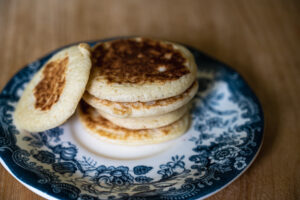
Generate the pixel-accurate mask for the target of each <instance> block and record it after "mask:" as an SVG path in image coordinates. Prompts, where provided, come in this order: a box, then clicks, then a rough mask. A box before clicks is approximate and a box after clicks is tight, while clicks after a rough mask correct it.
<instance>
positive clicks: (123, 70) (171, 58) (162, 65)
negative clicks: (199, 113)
mask: <svg viewBox="0 0 300 200" xmlns="http://www.w3.org/2000/svg"><path fill="white" fill-rule="evenodd" d="M92 63H93V68H92V72H91V76H90V80H89V83H88V85H87V91H88V92H89V93H90V94H91V95H93V96H95V97H96V98H99V99H105V100H109V101H117V102H137V101H140V102H149V101H154V100H158V99H165V98H168V97H172V96H176V95H179V94H181V93H183V92H184V91H185V90H186V89H187V88H189V87H190V86H191V85H192V83H193V82H194V80H195V78H196V71H197V66H196V63H195V60H194V56H193V55H192V53H191V52H190V51H189V50H188V49H187V48H185V47H183V46H181V45H179V44H175V43H171V42H166V41H157V40H153V39H145V38H131V39H120V40H114V41H109V42H104V43H99V44H97V45H96V46H95V47H94V48H93V51H92Z"/></svg>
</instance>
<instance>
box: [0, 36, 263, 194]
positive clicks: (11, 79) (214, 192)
mask: <svg viewBox="0 0 300 200" xmlns="http://www.w3.org/2000/svg"><path fill="white" fill-rule="evenodd" d="M130 37H134V36H120V37H118V36H116V37H112V38H105V39H100V40H88V41H80V42H74V43H71V44H68V45H64V46H62V47H59V48H57V49H55V50H52V51H50V52H49V53H47V54H45V55H44V56H42V57H39V58H38V59H36V60H35V61H33V62H31V63H29V64H26V65H25V66H24V67H22V68H21V69H20V70H18V71H17V72H16V73H15V74H14V75H13V76H12V77H11V78H10V79H9V81H8V82H7V83H6V84H5V86H4V87H3V89H2V91H1V93H0V95H1V97H2V94H3V91H4V90H5V88H7V87H8V85H9V84H11V82H13V78H14V77H15V76H16V75H17V74H19V73H21V71H23V70H25V69H27V68H28V66H29V65H30V64H32V63H34V62H37V61H41V60H48V59H49V58H50V57H51V56H52V55H53V54H54V53H56V52H57V51H59V50H61V49H63V48H66V47H68V46H72V45H75V44H79V43H81V42H85V43H88V44H93V43H96V42H103V41H109V40H113V39H120V38H130ZM183 45H184V46H186V47H188V48H191V49H194V50H196V51H198V52H200V53H201V54H203V55H205V56H207V57H208V58H210V59H212V60H213V61H215V62H218V63H220V64H221V65H222V68H225V69H226V70H229V71H230V72H235V73H237V74H238V76H239V78H240V79H241V80H242V81H243V82H244V84H245V85H246V87H247V89H248V90H249V91H250V95H251V97H252V98H253V100H254V102H253V103H255V104H256V105H257V107H258V110H259V116H260V117H261V119H260V122H261V131H259V132H260V134H261V137H260V143H259V145H258V149H257V151H256V152H255V154H254V155H253V157H252V159H251V160H250V162H249V163H248V164H247V166H246V167H245V168H244V169H242V170H241V171H240V172H239V173H238V174H237V175H236V176H235V177H234V178H232V179H231V180H230V181H228V182H227V183H226V184H224V185H223V186H221V187H219V188H218V189H216V190H214V191H213V192H211V193H207V194H205V195H202V196H201V194H198V195H196V196H193V197H190V198H188V199H204V198H207V197H209V196H212V195H214V194H216V193H217V192H219V191H221V190H222V189H224V188H226V187H227V186H228V185H230V184H231V183H233V182H234V181H235V180H237V179H238V178H239V177H240V176H241V175H242V174H244V173H245V172H246V171H247V170H248V168H249V167H250V166H251V165H252V164H253V162H254V160H255V159H256V158H257V156H258V154H259V152H260V150H261V147H262V145H263V141H264V135H265V134H264V130H265V119H264V112H263V108H262V105H261V103H260V101H259V99H258V97H257V95H256V94H255V93H254V92H253V89H252V88H251V87H250V85H249V84H248V82H247V81H246V80H245V79H244V77H243V76H242V75H241V74H240V73H239V72H238V71H237V70H236V69H233V68H231V67H230V66H228V65H227V64H225V63H223V62H220V61H218V60H217V59H215V58H213V57H211V56H209V55H207V54H205V53H203V52H202V51H201V50H198V49H197V48H194V47H191V46H189V45H185V44H183ZM0 163H1V164H2V166H3V167H4V168H5V169H6V170H7V171H8V172H9V173H10V174H11V175H12V176H13V177H14V178H15V179H16V180H18V181H19V182H20V183H21V184H23V185H24V186H25V187H27V188H28V189H29V190H31V191H32V192H34V193H36V194H38V195H40V196H42V197H44V198H47V199H58V198H57V197H54V196H51V195H49V194H48V193H47V192H46V191H42V190H40V188H37V187H34V186H32V185H30V184H27V183H25V182H23V181H22V180H21V179H20V178H19V177H17V176H16V175H15V174H14V173H13V172H12V171H11V170H10V168H9V167H8V166H7V165H6V162H5V161H4V160H3V158H2V155H1V154H0ZM24 170H25V169H24Z"/></svg>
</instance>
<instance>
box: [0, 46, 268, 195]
mask: <svg viewBox="0 0 300 200" xmlns="http://www.w3.org/2000/svg"><path fill="white" fill-rule="evenodd" d="M95 43H96V42H90V44H91V45H94V44H95ZM189 49H190V50H191V51H192V53H193V54H194V56H195V58H196V62H197V64H198V70H199V75H198V82H199V86H200V87H199V91H198V93H197V95H196V97H195V103H194V108H193V109H192V113H191V117H192V124H191V127H190V129H189V131H188V132H187V133H186V134H185V135H184V136H182V137H180V138H179V139H178V141H177V142H176V144H174V145H173V146H172V147H171V148H168V149H167V150H165V151H163V152H161V153H159V154H155V155H152V156H148V157H144V158H139V159H133V160H128V159H127V160H124V159H123V160H118V159H112V158H108V157H104V156H101V155H99V154H97V153H95V152H93V151H90V150H89V149H88V148H86V147H85V146H84V145H82V144H81V143H80V141H79V140H78V139H77V137H76V133H75V132H76V130H77V129H74V127H73V125H72V122H70V121H68V122H66V123H65V124H64V125H62V126H60V127H57V128H54V129H51V130H48V131H45V132H39V133H27V132H22V133H20V132H19V131H18V130H17V129H16V128H15V126H14V124H13V119H12V114H13V112H14V108H15V105H16V102H17V101H18V99H19V98H20V95H21V94H22V91H23V90H24V87H25V85H26V83H27V82H28V81H29V80H30V79H31V78H32V76H33V75H34V73H35V72H36V71H37V70H38V69H40V67H41V66H42V65H43V64H44V63H45V62H46V61H47V60H48V59H49V58H50V57H51V55H53V53H55V52H52V53H50V54H49V55H47V56H45V57H43V58H41V59H39V60H37V61H35V62H33V63H32V64H29V65H28V66H26V67H25V68H24V69H22V70H21V71H19V72H18V73H17V74H16V75H15V76H14V77H13V78H12V79H11V80H10V81H9V82H8V84H7V85H6V86H5V88H4V89H3V91H2V93H1V94H0V123H1V126H0V157H1V158H0V161H1V163H2V165H3V166H4V167H5V168H6V169H7V170H8V171H9V172H10V173H11V174H12V175H13V176H14V177H15V178H16V179H17V180H19V181H20V182H21V183H23V184H24V185H25V186H27V187H28V188H29V189H31V190H32V191H34V192H36V193H37V194H39V195H41V196H43V197H45V198H47V199H82V200H96V199H111V200H112V199H131V200H133V199H136V200H141V199H165V200H167V199H170V200H171V199H174V200H175V199H176V200H178V199H202V198H205V197H208V196H210V195H212V194H214V193H216V192H217V191H219V190H221V189H222V188H224V187H225V186H227V185H228V184H230V183H231V182H232V181H234V180H235V179H236V178H237V177H239V176H240V175H241V174H242V173H243V172H244V171H245V170H246V169H247V168H248V167H249V165H250V164H251V163H252V162H253V160H254V159H255V157H256V155H257V154H258V151H259V149H260V147H261V144H262V138H263V126H264V122H263V113H262V109H261V107H260V104H259V102H258V99H257V98H256V96H255V95H254V94H253V92H252V91H251V89H250V88H249V86H248V85H247V84H246V83H245V81H244V80H243V78H242V77H241V76H240V75H239V74H238V73H237V72H235V71H234V70H232V69H230V68H228V67H227V66H226V65H224V64H223V63H220V62H219V61H216V60H214V59H212V58H210V57H208V56H206V55H204V54H203V53H201V52H199V51H197V50H196V49H194V48H190V47H189ZM75 118H76V116H75ZM137 150H138V149H137Z"/></svg>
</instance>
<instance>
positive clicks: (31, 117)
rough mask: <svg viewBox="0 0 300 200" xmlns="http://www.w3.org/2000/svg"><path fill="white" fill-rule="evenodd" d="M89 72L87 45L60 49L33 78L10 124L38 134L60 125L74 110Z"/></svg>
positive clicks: (89, 62)
mask: <svg viewBox="0 0 300 200" xmlns="http://www.w3.org/2000/svg"><path fill="white" fill-rule="evenodd" d="M90 68H91V59H90V50H89V45H87V44H80V45H78V46H72V47H69V48H66V49H63V50H61V51H59V52H58V53H56V54H55V55H54V56H53V57H52V58H50V59H49V60H48V61H47V63H45V64H44V66H43V67H42V68H41V69H40V70H39V71H38V72H37V73H36V74H35V75H34V77H33V78H32V80H31V81H30V83H29V84H28V85H27V87H26V89H25V91H24V93H23V94H22V96H21V99H20V100H19V102H18V104H17V106H16V110H15V113H14V122H15V124H16V125H17V127H18V128H20V129H25V130H27V131H32V132H38V131H44V130H47V129H50V128H54V127H56V126H59V125H61V124H62V123H63V122H65V120H67V119H68V118H69V117H70V116H71V115H72V114H73V113H74V112H75V110H76V107H77V104H78V102H79V101H80V99H81V97H82V95H83V93H84V91H85V86H86V84H87V82H88V78H89V74H90Z"/></svg>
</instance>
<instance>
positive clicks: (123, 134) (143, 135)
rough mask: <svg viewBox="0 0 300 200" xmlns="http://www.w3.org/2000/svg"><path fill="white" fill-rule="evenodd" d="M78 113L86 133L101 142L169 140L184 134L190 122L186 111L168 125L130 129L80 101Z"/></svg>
mask: <svg viewBox="0 0 300 200" xmlns="http://www.w3.org/2000/svg"><path fill="white" fill-rule="evenodd" d="M78 114H79V119H80V121H81V123H82V124H83V125H84V127H85V129H86V131H87V133H88V134H91V135H92V136H94V137H95V138H97V139H99V140H101V141H103V142H108V143H113V144H119V145H146V144H157V143H161V142H165V141H169V140H172V139H175V138H177V137H179V136H181V135H182V134H184V133H185V132H186V131H187V129H188V128H189V123H190V118H189V114H188V113H186V114H185V115H184V116H183V117H182V118H180V119H179V120H177V121H176V122H174V123H172V124H170V125H168V126H164V127H161V128H156V129H141V130H131V129H126V128H123V127H120V126H117V125H115V124H113V123H112V122H110V121H109V120H107V119H105V118H103V117H102V116H101V115H100V114H99V113H98V112H97V111H96V110H95V109H94V108H92V107H91V106H89V105H88V104H86V103H84V102H81V103H80V106H79V109H78ZM82 134H86V133H82Z"/></svg>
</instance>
